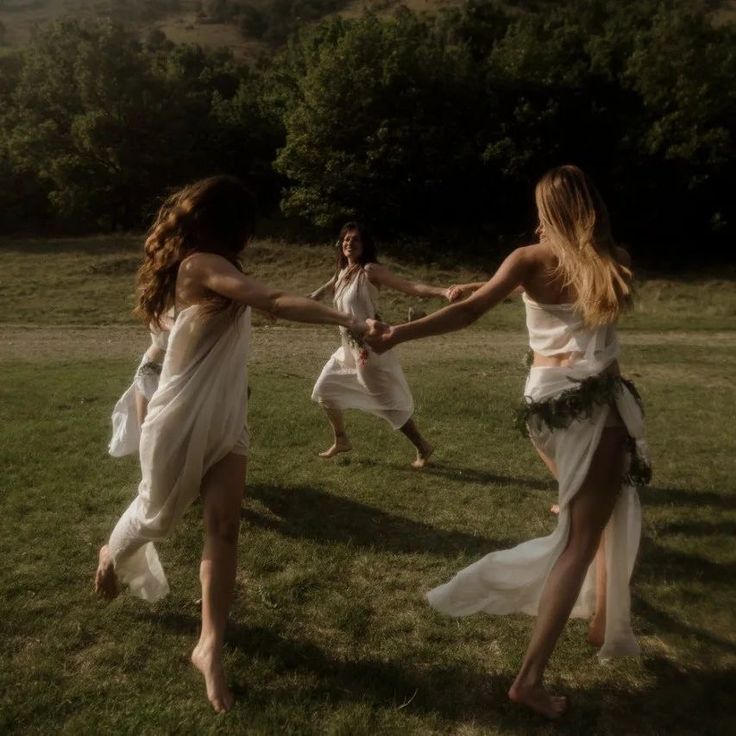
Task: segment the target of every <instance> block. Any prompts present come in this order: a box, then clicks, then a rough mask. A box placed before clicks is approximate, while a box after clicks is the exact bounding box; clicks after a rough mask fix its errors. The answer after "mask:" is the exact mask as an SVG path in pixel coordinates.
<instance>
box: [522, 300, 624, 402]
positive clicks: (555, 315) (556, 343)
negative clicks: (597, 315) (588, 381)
mask: <svg viewBox="0 0 736 736" xmlns="http://www.w3.org/2000/svg"><path fill="white" fill-rule="evenodd" d="M522 299H523V300H524V306H525V307H526V326H527V329H528V330H529V347H530V348H531V349H532V350H533V351H534V352H535V353H539V354H540V355H548V356H551V355H559V354H561V353H573V354H574V357H576V358H577V360H584V361H588V362H593V361H595V362H597V363H602V362H606V361H608V362H610V361H611V360H613V358H612V357H610V356H612V355H617V354H618V350H619V345H618V338H617V336H616V327H615V326H614V325H607V326H604V327H598V328H597V329H594V330H592V329H588V328H586V327H585V324H584V322H583V316H582V314H580V312H578V311H577V310H575V309H573V308H572V305H570V304H539V303H538V302H535V301H534V300H533V299H530V298H529V297H528V296H527V295H526V294H523V296H522ZM568 388H569V387H568Z"/></svg>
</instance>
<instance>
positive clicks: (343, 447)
mask: <svg viewBox="0 0 736 736" xmlns="http://www.w3.org/2000/svg"><path fill="white" fill-rule="evenodd" d="M352 449H353V446H352V445H351V444H350V440H349V439H348V438H347V437H345V436H343V437H336V438H335V442H334V443H333V445H332V447H329V448H327V449H326V450H325V451H324V452H320V453H319V456H320V457H324V458H330V457H335V455H337V454H338V453H340V452H349V451H350V450H352Z"/></svg>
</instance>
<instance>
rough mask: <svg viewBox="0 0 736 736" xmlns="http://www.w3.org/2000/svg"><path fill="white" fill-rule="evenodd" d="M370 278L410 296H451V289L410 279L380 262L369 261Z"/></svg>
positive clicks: (380, 284) (367, 267)
mask: <svg viewBox="0 0 736 736" xmlns="http://www.w3.org/2000/svg"><path fill="white" fill-rule="evenodd" d="M365 272H366V274H368V279H369V280H370V282H371V283H372V284H375V285H376V286H387V287H388V288H389V289H394V290H395V291H400V292H402V293H403V294H409V296H419V297H422V298H429V297H439V298H440V299H448V300H449V298H450V290H449V289H444V288H442V287H440V286H429V285H428V284H422V283H420V282H419V281H409V280H408V279H404V278H401V276H397V275H396V274H395V273H392V272H391V271H390V270H389V269H388V268H386V266H382V265H380V264H378V263H369V264H368V265H367V266H366V267H365Z"/></svg>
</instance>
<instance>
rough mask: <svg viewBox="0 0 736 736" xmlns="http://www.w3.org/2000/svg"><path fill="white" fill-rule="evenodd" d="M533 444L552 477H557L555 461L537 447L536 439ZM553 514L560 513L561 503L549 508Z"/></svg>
mask: <svg viewBox="0 0 736 736" xmlns="http://www.w3.org/2000/svg"><path fill="white" fill-rule="evenodd" d="M532 445H534V449H535V450H536V451H537V455H539V457H540V458H542V462H543V463H544V464H545V465H546V466H547V470H549V472H550V473H552V477H553V478H555V480H556V479H557V465H555V461H554V460H553V459H552V458H551V457H550V456H549V455H548V454H547V453H546V452H545V451H544V450H542V449H541V448H540V447H537V445H536V444H534V441H532ZM549 510H550V511H551V512H552V513H553V514H559V513H560V506H559V504H556V503H553V504H552V506H550V509H549Z"/></svg>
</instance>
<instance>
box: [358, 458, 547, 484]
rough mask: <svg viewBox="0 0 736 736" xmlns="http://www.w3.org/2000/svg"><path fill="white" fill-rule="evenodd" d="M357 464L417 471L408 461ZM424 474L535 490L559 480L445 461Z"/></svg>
mask: <svg viewBox="0 0 736 736" xmlns="http://www.w3.org/2000/svg"><path fill="white" fill-rule="evenodd" d="M352 462H353V463H354V464H355V465H362V466H365V467H381V468H386V467H388V468H393V469H395V470H399V471H402V470H403V471H410V472H412V473H416V472H417V471H414V470H412V469H411V468H410V467H409V464H408V463H405V464H401V463H387V462H378V461H376V460H371V459H360V460H354V461H352ZM421 474H422V475H431V476H435V477H437V478H447V479H448V480H454V481H458V482H460V483H472V484H474V485H480V486H488V485H506V486H518V487H521V488H525V489H528V490H533V491H556V490H557V482H556V481H555V480H553V479H551V478H550V479H546V480H541V479H538V478H514V477H512V476H508V475H498V474H496V473H491V472H488V471H485V470H479V469H477V468H463V467H458V466H455V465H446V464H444V463H438V462H433V463H432V464H431V465H427V466H426V467H425V468H422V470H421Z"/></svg>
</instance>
